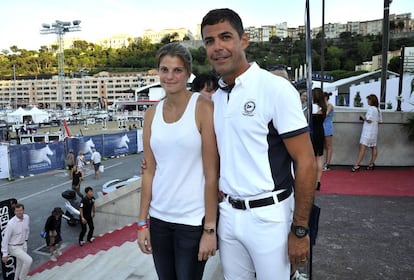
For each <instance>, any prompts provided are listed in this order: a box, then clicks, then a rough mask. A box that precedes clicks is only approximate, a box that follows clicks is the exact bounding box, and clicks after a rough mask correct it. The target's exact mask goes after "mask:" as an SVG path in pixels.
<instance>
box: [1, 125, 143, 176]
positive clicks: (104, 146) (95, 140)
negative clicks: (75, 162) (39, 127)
mask: <svg viewBox="0 0 414 280" xmlns="http://www.w3.org/2000/svg"><path fill="white" fill-rule="evenodd" d="M141 141H142V140H141ZM92 148H96V150H97V151H98V152H99V153H100V154H101V155H102V157H105V158H109V157H113V156H119V155H127V154H133V153H137V152H138V134H137V131H136V130H132V131H127V132H120V133H115V134H101V135H93V136H84V137H74V138H66V139H65V141H60V142H49V143H30V144H23V145H10V146H9V151H10V174H11V177H17V176H27V175H31V174H39V173H44V172H47V171H51V170H56V169H63V168H65V164H66V163H65V159H66V156H67V154H68V153H69V150H70V149H72V150H73V152H74V155H75V156H77V155H78V153H79V151H82V152H83V154H84V156H85V159H86V160H87V161H90V159H91V155H92Z"/></svg>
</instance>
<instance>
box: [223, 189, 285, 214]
mask: <svg viewBox="0 0 414 280" xmlns="http://www.w3.org/2000/svg"><path fill="white" fill-rule="evenodd" d="M291 193H292V188H289V189H287V190H284V191H283V192H281V193H278V194H277V195H276V197H277V200H278V202H282V201H283V200H285V199H286V198H288V197H289V196H290V194H291ZM224 196H225V197H228V201H229V203H230V204H231V206H233V208H236V209H241V210H246V209H247V208H246V202H247V203H248V204H249V207H250V208H257V207H262V206H268V205H272V204H275V203H276V202H275V200H274V199H273V196H269V197H266V198H260V199H255V200H247V201H246V200H244V199H236V198H232V197H231V196H229V195H227V194H224Z"/></svg>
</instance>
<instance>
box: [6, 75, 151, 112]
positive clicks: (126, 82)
mask: <svg viewBox="0 0 414 280" xmlns="http://www.w3.org/2000/svg"><path fill="white" fill-rule="evenodd" d="M158 81H159V78H158V75H157V73H156V72H155V71H149V72H147V73H138V72H131V73H109V72H100V73H98V74H96V75H94V76H83V77H77V78H65V80H64V84H65V86H64V88H65V93H64V96H63V100H58V97H57V92H58V88H59V81H58V78H57V76H54V77H52V78H50V79H44V78H42V79H37V78H35V79H25V80H19V79H17V80H2V81H0V108H8V107H12V108H17V107H27V106H29V105H36V106H38V107H39V108H44V109H47V108H50V109H53V108H59V107H61V106H62V104H64V105H65V107H66V108H69V107H70V108H82V107H84V108H107V106H109V105H111V104H113V103H114V102H115V100H116V99H117V98H127V97H133V95H134V92H135V89H136V88H139V87H142V86H144V85H149V84H152V83H155V82H158Z"/></svg>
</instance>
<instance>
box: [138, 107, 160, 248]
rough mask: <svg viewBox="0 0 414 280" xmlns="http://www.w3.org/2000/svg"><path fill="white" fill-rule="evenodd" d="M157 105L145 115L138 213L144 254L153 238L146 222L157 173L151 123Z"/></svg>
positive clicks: (139, 232)
mask: <svg viewBox="0 0 414 280" xmlns="http://www.w3.org/2000/svg"><path fill="white" fill-rule="evenodd" d="M155 108H156V106H152V107H150V108H149V109H148V110H147V111H146V113H145V117H144V130H143V145H144V158H143V161H144V162H145V166H146V167H145V168H142V169H141V170H142V180H141V201H140V206H139V215H138V225H137V226H138V227H137V230H138V232H137V243H138V246H139V248H140V250H141V252H143V253H144V254H151V253H152V247H151V239H150V234H149V230H148V226H149V225H148V224H147V223H146V221H147V218H148V213H149V207H150V203H151V199H152V182H153V179H154V174H155V166H156V162H155V157H154V154H153V152H152V149H151V145H150V139H151V124H152V121H153V119H154V114H155ZM141 223H143V224H141Z"/></svg>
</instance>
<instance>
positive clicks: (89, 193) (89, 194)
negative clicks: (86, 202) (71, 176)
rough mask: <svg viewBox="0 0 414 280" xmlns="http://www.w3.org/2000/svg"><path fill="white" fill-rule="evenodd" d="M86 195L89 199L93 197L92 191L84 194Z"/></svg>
mask: <svg viewBox="0 0 414 280" xmlns="http://www.w3.org/2000/svg"><path fill="white" fill-rule="evenodd" d="M86 195H87V196H88V197H89V198H91V197H93V191H92V190H90V191H88V192H87V193H86Z"/></svg>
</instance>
